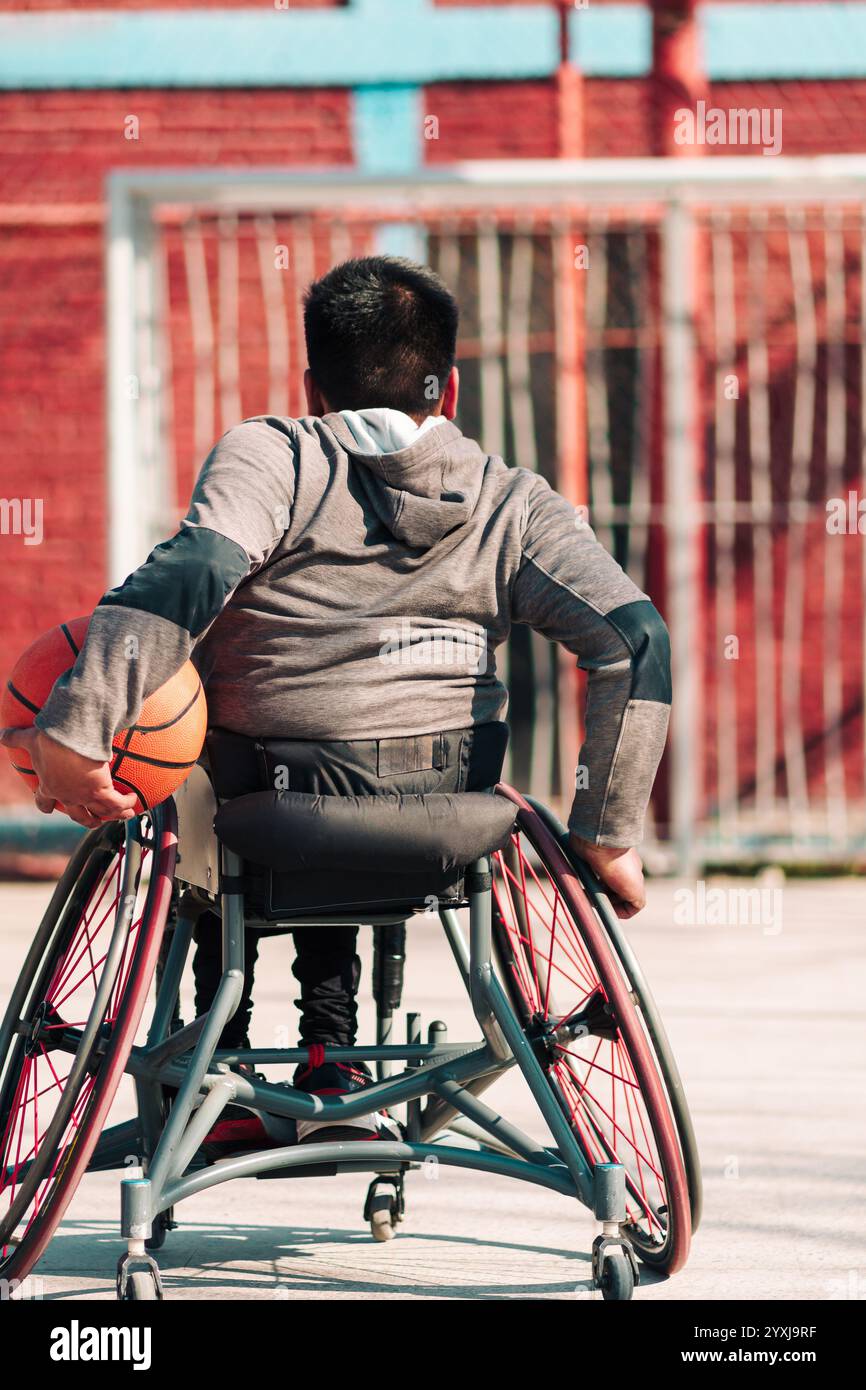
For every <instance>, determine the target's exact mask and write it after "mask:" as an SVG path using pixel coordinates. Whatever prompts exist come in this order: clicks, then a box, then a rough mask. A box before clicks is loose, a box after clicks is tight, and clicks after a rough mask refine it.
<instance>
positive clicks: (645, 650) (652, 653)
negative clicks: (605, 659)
mask: <svg viewBox="0 0 866 1390" xmlns="http://www.w3.org/2000/svg"><path fill="white" fill-rule="evenodd" d="M604 616H605V618H606V619H607V621H608V622H609V623H612V624H613V626H614V627H615V628H616V630H617V632H618V633H619V634H620V636H621V637H622V639H623V641H624V642H625V643H626V644H627V646H629V647H630V648H631V651H632V653H633V655H634V678H633V680H632V687H631V698H632V699H633V700H657V701H658V703H659V704H661V705H669V704H670V702H671V639H670V637H669V636H668V630H667V628H666V626H665V622H664V619H663V618H662V615H661V614H660V613H659V612H658V610H657V609H656V608H655V607H654V606H653V605H652V604H651V603H650V602H649V599H638V600H636V602H634V603H624V604H623V605H622V607H621V608H612V609H611V611H610V612H609V613H605V615H604Z"/></svg>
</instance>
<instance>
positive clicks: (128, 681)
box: [36, 414, 670, 845]
mask: <svg viewBox="0 0 866 1390" xmlns="http://www.w3.org/2000/svg"><path fill="white" fill-rule="evenodd" d="M365 447H368V446H367V445H366V444H365V445H364V446H363V447H362V445H361V444H360V443H359V441H358V438H357V432H353V430H352V428H350V419H349V417H348V416H347V417H346V418H344V417H343V416H342V415H340V414H330V415H327V416H325V417H324V418H322V419H319V418H314V417H306V418H304V419H300V420H294V419H282V418H275V417H271V416H263V417H260V418H257V419H252V420H246V421H244V423H243V424H241V425H238V426H237V427H236V428H234V429H231V430H229V431H228V433H227V434H225V435H224V436H223V438H222V439H221V440H220V441H219V442H218V443H217V444H216V446H215V447H214V449H213V450H212V452H211V454H210V455H209V457H208V459H207V461H206V462H205V464H204V467H203V469H202V472H201V475H200V477H199V479H198V482H197V484H196V488H195V491H194V493H193V497H192V502H191V505H190V510H189V512H188V514H187V517H186V519H185V520H184V521H183V523H182V524H181V527H180V530H179V531H178V532H177V534H176V535H175V536H173V537H172V538H171V539H170V540H168V541H166V542H165V543H164V544H162V545H159V546H157V547H156V549H155V550H154V551H153V552H152V554H151V555H150V556H149V558H148V559H147V561H146V562H145V563H144V564H143V565H142V566H141V567H140V568H139V569H137V570H136V571H135V572H134V573H133V574H131V575H130V576H129V578H128V579H127V580H126V581H125V582H124V583H123V584H122V585H121V586H120V587H119V588H117V589H113V590H111V591H110V592H109V593H107V594H106V595H105V596H104V598H103V599H102V600H101V602H100V604H99V606H98V607H97V609H96V611H95V613H94V615H93V618H92V620H91V624H90V628H89V631H88V636H87V640H86V642H85V644H84V646H83V648H82V650H81V653H80V655H79V656H78V658H77V660H76V662H75V665H74V666H73V668H72V669H71V671H69V672H68V673H67V674H66V675H65V676H63V677H62V678H61V679H60V680H59V681H58V682H57V683H56V685H55V687H54V689H53V691H52V693H51V695H50V697H49V699H48V700H47V702H46V704H45V705H44V707H43V709H42V712H41V713H40V714H39V716H38V718H37V721H36V722H37V724H38V725H39V727H40V728H41V729H43V730H44V731H45V732H46V733H47V734H50V735H51V737H52V738H54V739H56V740H57V741H58V742H60V743H63V744H66V745H67V746H69V747H70V748H74V749H76V750H77V751H78V752H80V753H83V754H85V755H86V756H88V757H92V758H98V759H105V760H107V759H109V758H110V756H111V739H112V735H113V734H114V732H115V730H117V729H121V728H128V727H129V726H130V725H132V724H134V722H135V720H136V719H137V717H138V713H139V710H140V708H141V704H142V702H143V700H144V699H145V698H146V697H147V696H148V695H149V694H150V693H151V692H152V691H154V690H156V689H157V688H158V687H159V686H160V685H161V684H162V683H163V682H164V681H165V680H167V679H168V677H169V676H171V675H172V674H173V673H174V672H175V671H177V670H178V669H179V668H180V666H181V665H182V664H183V662H184V661H185V660H187V658H188V657H190V655H193V659H194V660H195V662H196V664H197V666H198V668H199V670H200V672H201V675H202V679H203V681H204V684H205V689H206V693H207V700H208V714H209V722H210V723H211V724H212V725H219V726H221V727H223V728H226V729H230V730H234V731H235V732H237V733H241V734H247V735H250V736H253V737H275V736H282V737H288V738H296V739H317V740H318V739H322V740H328V739H334V740H348V739H378V738H390V737H399V736H411V735H416V734H426V733H431V732H439V731H445V730H448V729H458V728H464V727H466V726H467V725H470V724H483V723H486V722H488V721H491V720H497V719H501V718H504V716H505V713H506V708H507V694H506V690H505V687H504V686H503V684H502V682H501V681H500V680H499V678H498V676H497V672H496V650H497V648H498V647H499V646H501V644H502V643H503V642H504V641H505V639H506V638H507V637H508V634H509V631H510V628H511V625H512V623H526V624H528V625H529V626H530V627H532V628H534V629H535V630H536V631H538V632H540V633H542V634H543V635H544V636H545V637H547V638H549V639H550V640H551V641H553V642H559V643H562V645H563V646H564V647H566V648H567V649H568V651H570V652H573V653H574V654H575V656H576V657H577V658H578V662H579V664H580V666H582V667H583V668H584V669H585V670H587V671H588V673H589V678H588V698H587V710H586V741H585V744H584V747H583V749H582V751H581V755H580V764H581V768H582V775H581V776H580V777H579V778H577V791H576V793H575V799H574V805H573V808H572V811H571V816H570V820H569V825H570V828H571V829H573V830H575V831H576V832H577V833H578V834H579V835H581V836H583V837H584V838H585V839H588V840H591V841H594V842H595V843H597V844H600V845H633V844H636V843H638V841H639V840H640V838H641V833H642V825H643V818H644V813H645V810H646V805H647V801H648V798H649V794H650V791H651V788H652V784H653V779H654V777H655V773H656V769H657V766H658V761H659V758H660V756H661V753H662V749H663V746H664V741H665V735H666V730H667V722H668V712H669V705H670V665H669V646H668V640H667V632H666V629H665V626H664V623H663V622H662V621H661V618H660V617H659V615H658V613H657V612H656V610H655V608H654V607H653V605H652V604H651V603H650V601H649V600H648V599H647V597H646V595H644V594H642V593H641V592H640V590H638V589H637V588H636V587H635V585H634V584H633V583H632V582H631V580H630V579H629V578H628V577H627V576H626V575H625V574H624V573H623V571H622V570H621V569H620V567H619V566H618V565H617V564H616V562H615V561H614V560H613V559H612V558H611V556H610V555H608V554H607V552H606V551H605V550H604V549H603V548H602V546H601V545H599V543H598V541H597V540H596V539H595V536H594V535H593V533H592V531H591V530H590V529H589V527H588V526H587V525H586V524H585V522H584V521H583V519H582V517H581V516H580V515H579V514H578V513H576V512H575V509H574V508H573V507H572V506H571V505H570V504H569V503H568V502H567V501H565V499H564V498H562V497H560V496H559V495H558V494H557V493H555V492H553V491H552V489H551V488H550V487H549V485H548V484H547V482H545V480H544V479H543V478H541V477H540V476H539V475H537V474H535V473H531V472H529V471H528V470H526V469H523V468H509V467H507V466H506V465H505V463H504V462H503V460H502V459H501V458H496V457H491V456H488V455H486V454H485V453H484V452H483V451H482V450H481V449H480V448H479V446H478V445H477V444H476V443H475V442H474V441H473V440H471V439H467V438H465V437H464V436H463V435H462V433H461V432H460V430H459V429H458V428H457V426H456V425H454V424H452V423H450V422H447V421H445V422H441V423H437V424H436V425H435V426H434V427H431V428H426V429H424V430H422V431H419V432H418V433H417V434H416V435H415V437H414V438H413V440H412V442H411V443H410V444H408V445H407V446H406V447H403V448H399V449H397V450H396V451H394V452H390V453H370V452H364V451H363V450H364V448H365ZM130 639H135V640H134V641H131V640H130ZM129 653H133V654H134V656H133V657H132V659H130V657H129V655H128V654H129Z"/></svg>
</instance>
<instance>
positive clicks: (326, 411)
mask: <svg viewBox="0 0 866 1390" xmlns="http://www.w3.org/2000/svg"><path fill="white" fill-rule="evenodd" d="M304 395H305V396H306V398H307V414H308V415H316V416H318V417H319V418H321V416H322V415H330V413H331V407H330V406H329V405H328V402H327V401H326V400H325V398H324V396H323V395H322V393H321V391H320V390H319V388H318V386H317V385H316V383H315V381H314V380H313V373H312V372H311V371H310V369H309V367H308V368H307V370H306V371H305V372H304Z"/></svg>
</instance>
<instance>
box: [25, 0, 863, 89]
mask: <svg viewBox="0 0 866 1390" xmlns="http://www.w3.org/2000/svg"><path fill="white" fill-rule="evenodd" d="M698 22H699V26H700V31H701V43H702V49H703V53H704V61H705V64H706V68H707V72H708V75H709V77H710V78H711V80H713V81H722V82H723V81H732V80H735V79H738V78H761V77H766V78H778V79H780V80H781V79H797V78H801V79H810V78H811V79H820V78H825V79H833V78H846V77H847V78H856V77H866V3H862V0H851V2H850V3H839V4H836V3H831V0H827V3H797V4H784V3H782V4H776V3H764V4H712V5H702V6H701V7H700V9H699V11H698ZM570 45H571V52H572V56H573V58H574V60H575V61H576V62H577V64H578V65H579V67H580V68H581V69H582V71H583V72H585V73H586V74H587V76H590V77H640V76H643V75H645V74H646V73H647V72H649V70H650V67H651V62H652V25H651V16H650V11H649V8H648V6H645V5H625V4H622V5H604V6H598V5H596V6H593V5H592V4H589V5H588V6H587V7H586V9H578V10H575V11H574V12H573V14H572V15H571V16H570ZM558 61H559V40H558V29H557V16H556V13H555V10H554V8H553V6H551V7H550V8H549V9H548V8H547V7H539V6H535V5H516V6H510V5H509V6H507V7H503V8H501V9H500V8H491V7H484V8H481V7H478V6H473V5H466V6H458V7H457V8H454V9H452V8H448V9H443V8H439V7H436V6H434V5H433V4H432V0H354V3H353V4H352V6H351V7H350V8H349V9H342V8H341V9H335V10H292V9H291V8H289V9H288V10H272V9H263V10H262V11H261V12H258V13H257V12H254V11H252V10H221V9H215V10H194V11H193V10H189V11H184V10H173V11H169V10H141V11H126V12H124V11H122V10H117V11H104V10H100V11H85V10H78V11H75V12H71V13H67V12H63V11H53V12H51V13H31V12H20V11H19V12H18V13H15V14H3V15H0V88H6V89H27V88H33V89H43V88H45V89H49V88H124V87H216V88H219V87H305V86H307V87H308V86H316V87H320V86H343V87H363V86H367V85H369V86H373V87H376V86H381V85H383V84H387V83H395V82H396V83H397V84H398V85H404V84H407V85H412V84H414V85H419V86H420V85H423V84H425V83H430V82H444V81H456V80H462V79H465V80H474V81H490V80H493V79H496V78H506V79H508V78H511V79H527V78H539V77H541V78H543V77H549V76H550V75H551V74H552V73H553V72H554V71H555V69H556V66H557V63H558Z"/></svg>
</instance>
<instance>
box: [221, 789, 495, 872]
mask: <svg viewBox="0 0 866 1390" xmlns="http://www.w3.org/2000/svg"><path fill="white" fill-rule="evenodd" d="M516 814H517V808H516V807H515V806H514V805H513V803H512V802H510V801H507V800H506V799H505V798H504V797H500V796H491V795H487V794H485V793H483V792H460V793H455V794H451V793H445V792H434V793H431V794H430V795H427V796H411V795H407V796H400V795H397V796H316V795H313V794H311V793H308V792H291V791H267V792H253V793H251V794H250V795H248V796H239V797H236V798H235V799H234V800H232V801H228V802H226V803H225V804H224V805H223V806H221V807H220V809H219V811H218V812H217V816H216V819H215V821H214V829H215V830H216V833H217V836H218V837H219V839H220V840H221V841H222V842H223V844H225V845H226V846H227V847H228V848H229V849H230V850H233V851H234V852H235V854H239V855H240V856H241V857H242V858H243V859H245V860H247V861H248V862H249V863H251V864H257V865H261V866H264V867H266V868H269V869H274V870H277V871H279V872H280V873H281V874H291V873H293V872H304V871H310V870H326V871H329V872H331V873H333V874H338V873H339V872H340V871H341V870H360V871H361V872H363V873H370V872H371V871H373V872H375V871H377V870H378V871H379V872H380V873H382V874H383V875H389V874H390V875H393V874H400V875H403V874H412V875H414V874H418V875H419V876H422V877H426V878H428V879H429V880H431V881H432V880H434V879H439V878H441V877H442V876H443V875H444V876H447V875H453V873H454V871H455V870H459V869H462V868H465V866H466V865H467V864H471V863H472V862H473V860H475V859H479V858H481V856H482V855H485V854H491V853H493V852H494V851H495V850H498V849H502V848H503V846H504V845H505V844H506V843H507V842H508V838H509V835H510V834H511V831H512V828H513V825H514V819H515V816H516ZM421 886H422V885H421V884H419V888H420V887H421Z"/></svg>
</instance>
